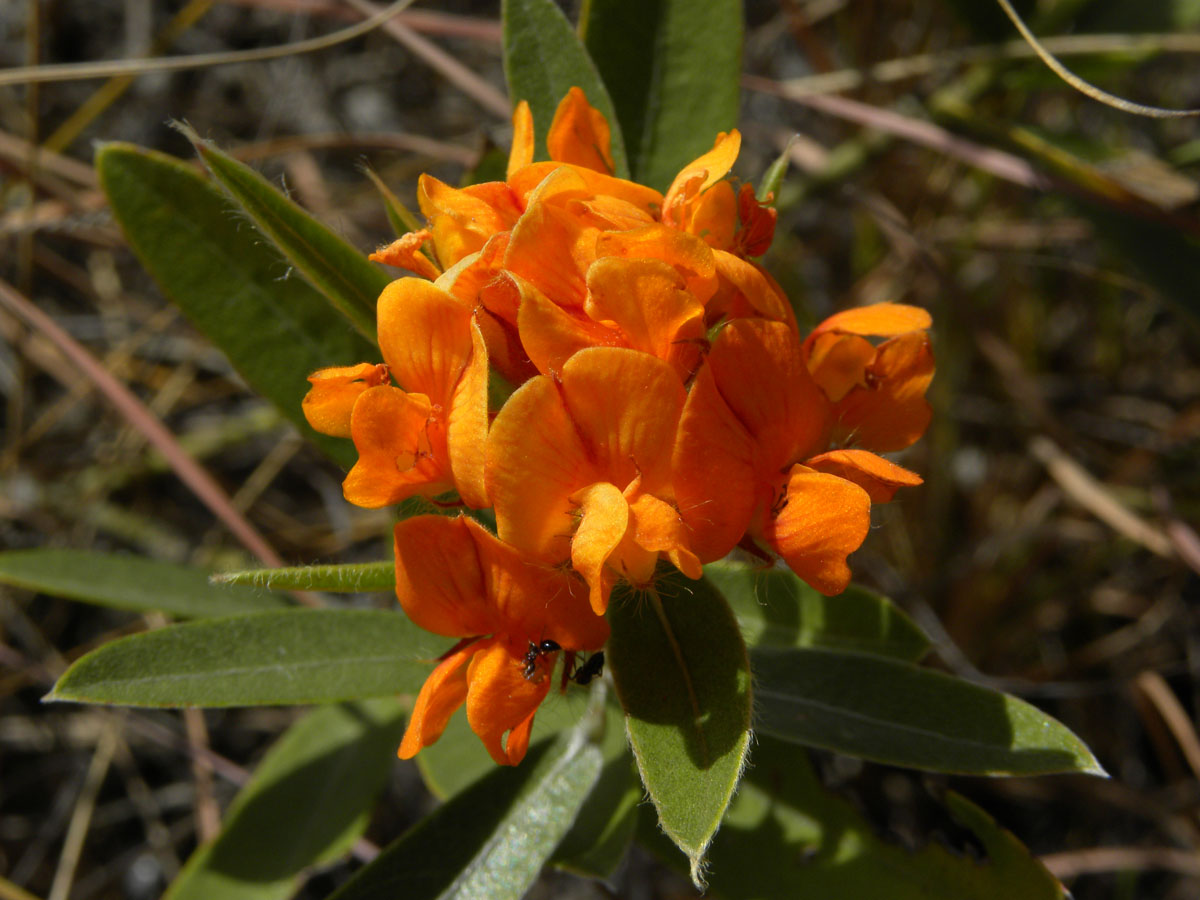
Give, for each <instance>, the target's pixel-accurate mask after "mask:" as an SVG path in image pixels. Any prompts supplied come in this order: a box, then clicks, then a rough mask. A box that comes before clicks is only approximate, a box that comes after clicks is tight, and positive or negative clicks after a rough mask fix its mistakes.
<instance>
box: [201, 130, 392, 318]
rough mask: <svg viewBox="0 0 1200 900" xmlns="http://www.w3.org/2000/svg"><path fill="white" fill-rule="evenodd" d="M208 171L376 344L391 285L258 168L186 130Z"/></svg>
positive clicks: (356, 252) (296, 264)
mask: <svg viewBox="0 0 1200 900" xmlns="http://www.w3.org/2000/svg"><path fill="white" fill-rule="evenodd" d="M181 130H182V131H183V134H184V136H185V137H186V138H187V139H188V140H190V141H191V142H192V145H193V146H194V147H195V148H196V152H197V153H198V154H199V155H200V158H201V159H202V160H204V164H205V165H206V166H208V170H209V171H210V172H212V174H213V176H214V177H215V178H216V179H217V181H219V182H220V183H221V185H222V187H224V188H225V190H227V191H229V194H230V196H231V197H233V199H234V201H235V202H236V203H237V204H238V205H239V206H241V207H242V209H244V210H245V211H246V212H247V213H248V214H249V215H250V218H251V219H253V220H254V224H255V225H257V226H258V228H259V230H260V231H262V233H263V234H265V235H266V236H267V237H268V238H270V239H271V240H272V241H273V242H274V243H275V246H276V247H278V248H279V251H280V252H281V253H282V254H283V255H284V256H285V257H287V259H288V260H289V261H290V262H291V263H292V265H294V266H295V267H296V269H297V270H299V271H300V272H301V273H302V274H303V275H304V277H305V278H307V279H308V280H309V281H310V282H312V284H313V285H314V286H315V287H316V288H317V290H319V291H320V292H321V293H322V294H324V295H325V297H326V299H328V300H329V302H330V303H332V304H333V305H334V307H335V308H336V309H337V310H338V311H339V312H341V313H342V315H344V316H345V317H346V318H348V319H349V320H350V321H351V323H353V325H354V327H355V328H357V329H358V330H359V331H360V332H362V334H363V335H365V336H366V337H368V338H370V339H371V340H374V339H375V302H376V301H377V300H378V299H379V294H380V293H381V292H382V291H383V289H384V288H385V287H387V285H388V282H389V281H390V280H391V279H390V278H388V276H387V275H386V274H385V273H384V272H383V270H382V269H380V268H379V267H377V266H376V265H375V264H374V263H372V262H371V261H370V260H368V259H367V257H366V255H365V254H363V253H362V252H361V251H360V250H358V249H356V248H354V247H352V246H350V244H348V243H346V242H345V241H344V240H342V238H340V237H338V236H337V235H336V234H334V233H333V232H332V231H330V230H329V229H328V228H326V227H325V226H324V225H322V224H321V223H320V222H318V221H317V220H316V219H314V218H313V217H312V216H310V215H309V214H308V213H306V212H305V211H304V210H303V209H301V208H300V207H299V206H297V205H296V204H295V203H293V202H292V201H291V200H289V199H288V198H287V197H285V196H284V195H283V194H281V193H280V192H279V191H277V190H276V189H275V188H274V187H272V185H271V184H270V183H269V182H268V181H267V180H266V179H265V178H263V177H262V176H261V175H259V174H258V173H257V172H255V171H254V170H253V169H252V168H250V167H249V166H248V165H246V164H245V163H242V162H238V161H237V160H236V159H234V158H233V157H232V156H229V155H228V154H226V153H222V152H221V151H220V150H218V149H217V148H216V147H215V146H213V145H212V144H211V143H209V142H207V141H202V140H201V139H200V138H199V136H197V135H196V133H195V132H194V131H192V130H191V129H190V128H186V127H184V128H181Z"/></svg>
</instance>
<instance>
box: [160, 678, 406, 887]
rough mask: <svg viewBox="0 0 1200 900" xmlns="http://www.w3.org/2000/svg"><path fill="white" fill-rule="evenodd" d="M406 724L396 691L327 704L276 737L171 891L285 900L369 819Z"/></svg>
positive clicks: (341, 849)
mask: <svg viewBox="0 0 1200 900" xmlns="http://www.w3.org/2000/svg"><path fill="white" fill-rule="evenodd" d="M403 732H404V715H403V711H402V706H401V704H400V703H399V702H398V701H396V700H394V699H392V698H378V699H375V700H364V701H360V702H358V703H351V704H346V705H343V706H326V707H322V708H321V709H318V710H316V711H314V712H312V713H309V714H308V715H307V716H305V717H304V718H303V719H301V720H300V721H299V722H297V723H296V724H295V725H293V726H292V727H291V728H289V729H288V730H287V732H285V733H284V735H283V736H282V737H281V738H280V739H279V740H278V741H276V742H275V745H274V746H273V747H272V748H271V749H270V751H269V752H268V753H267V755H266V756H265V757H264V758H263V760H262V762H261V763H259V764H258V768H256V769H255V771H254V777H253V778H252V779H251V780H250V783H249V784H247V785H246V786H245V787H244V788H243V789H242V790H241V791H240V792H239V793H238V795H237V797H236V798H235V799H234V801H233V804H232V806H230V808H229V811H228V812H227V813H226V816H225V821H224V823H223V826H222V828H221V833H220V834H219V835H218V836H217V838H216V840H215V841H213V842H212V843H210V844H207V845H205V846H203V847H201V848H199V849H197V850H196V852H195V853H193V854H192V856H191V858H190V859H189V860H188V862H187V865H186V866H184V868H183V871H182V872H181V873H180V874H179V877H178V878H176V879H175V881H174V882H172V884H171V886H170V888H168V890H167V893H166V894H165V895H164V900H286V898H288V897H291V896H292V895H293V894H294V893H295V890H296V885H297V882H298V880H299V878H300V877H301V876H302V875H303V873H304V871H305V870H306V869H309V868H311V867H312V866H320V865H325V864H328V863H331V862H333V861H335V860H337V859H338V858H339V857H341V856H342V855H343V854H344V853H346V852H347V851H348V850H349V848H350V846H351V845H352V844H353V843H354V841H355V840H356V839H357V838H358V837H360V836H361V835H362V833H363V830H364V829H365V828H366V825H367V822H368V821H369V819H370V813H371V805H372V803H373V802H374V800H375V798H376V797H377V796H378V795H379V794H380V792H381V791H382V790H383V788H384V785H386V784H387V780H388V777H389V776H390V775H391V772H392V768H393V766H394V765H395V759H396V745H397V744H398V743H399V742H400V738H401V736H402V735H403Z"/></svg>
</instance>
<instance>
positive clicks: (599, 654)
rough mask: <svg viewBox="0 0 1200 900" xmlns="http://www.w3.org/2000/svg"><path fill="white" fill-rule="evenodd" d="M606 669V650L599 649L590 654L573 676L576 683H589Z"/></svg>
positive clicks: (572, 678)
mask: <svg viewBox="0 0 1200 900" xmlns="http://www.w3.org/2000/svg"><path fill="white" fill-rule="evenodd" d="M603 671H604V651H603V650H598V651H596V652H595V653H593V654H592V655H591V656H589V657H588V658H587V659H586V660H585V661H584V663H583V665H582V666H580V667H579V668H578V669H576V670H575V674H574V675H572V676H571V680H572V681H574V682H575V683H576V684H589V683H591V681H592V679H593V678H595V677H596V676H598V675H599V674H600V673H601V672H603Z"/></svg>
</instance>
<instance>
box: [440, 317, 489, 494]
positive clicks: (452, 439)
mask: <svg viewBox="0 0 1200 900" xmlns="http://www.w3.org/2000/svg"><path fill="white" fill-rule="evenodd" d="M469 327H470V334H471V357H470V359H469V360H468V362H467V364H466V365H465V366H464V367H463V370H462V374H461V376H460V377H459V379H458V383H457V384H456V385H455V386H454V392H453V394H452V395H451V397H450V404H449V410H448V411H447V413H446V453H447V456H448V457H449V463H450V474H451V475H452V476H453V478H454V487H455V488H456V489H457V490H458V496H459V497H460V498H462V501H463V503H465V504H467V506H470V507H471V508H472V509H483V508H484V507H487V506H491V503H490V502H489V501H488V496H487V488H486V486H485V484H484V462H485V460H486V458H487V430H488V352H487V345H486V344H485V343H484V340H483V332H481V331H480V329H479V327H478V325H476V324H475V322H474V321H472V322H471V323H470V326H469Z"/></svg>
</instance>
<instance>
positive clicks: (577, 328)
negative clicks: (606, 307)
mask: <svg viewBox="0 0 1200 900" xmlns="http://www.w3.org/2000/svg"><path fill="white" fill-rule="evenodd" d="M510 277H513V278H515V276H510ZM516 280H517V283H518V284H519V286H520V289H521V306H520V309H519V310H518V312H517V327H518V329H519V331H520V335H521V345H522V346H523V347H524V348H525V352H526V353H527V354H528V356H529V360H530V362H532V363H533V364H534V366H536V367H537V370H538V371H539V372H541V373H542V374H543V375H548V374H550V373H551V372H560V371H561V370H562V367H563V365H564V364H565V363H566V361H567V360H568V359H570V358H571V357H572V356H573V355H574V354H575V353H576V352H578V351H580V350H583V349H585V348H587V347H596V346H618V347H619V346H622V345H624V343H625V342H624V341H623V340H622V336H621V334H620V333H619V332H617V331H616V330H614V329H612V328H609V327H607V326H606V325H602V324H600V323H599V322H596V321H594V320H593V319H591V318H589V317H588V316H586V315H584V314H583V313H582V312H581V311H578V310H572V311H568V310H565V309H563V308H562V307H561V306H558V305H557V304H555V303H552V302H550V300H549V299H547V297H546V295H545V294H543V293H542V292H541V291H539V290H538V289H537V288H536V287H534V286H533V285H532V284H530V283H529V282H527V281H525V280H524V279H516Z"/></svg>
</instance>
